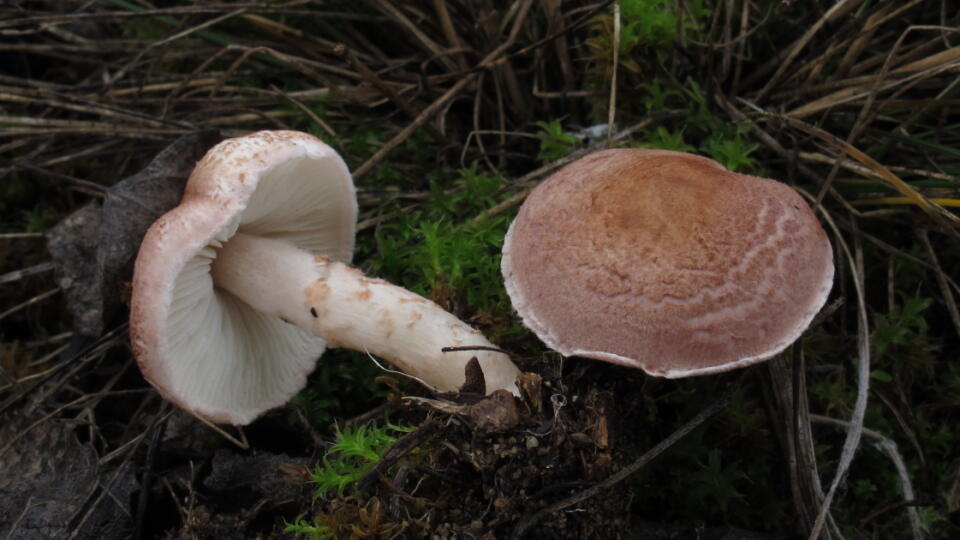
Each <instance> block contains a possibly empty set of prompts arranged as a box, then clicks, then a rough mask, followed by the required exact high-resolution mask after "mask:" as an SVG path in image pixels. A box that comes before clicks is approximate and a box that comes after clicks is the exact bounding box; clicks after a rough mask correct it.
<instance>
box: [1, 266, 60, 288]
mask: <svg viewBox="0 0 960 540" xmlns="http://www.w3.org/2000/svg"><path fill="white" fill-rule="evenodd" d="M50 270H53V263H52V262H45V263H40V264H38V265H35V266H31V267H29V268H24V269H22V270H14V271H13V272H7V273H6V274H0V285H2V284H4V283H12V282H14V281H20V280H21V279H23V278H25V277H27V276H32V275H34V274H41V273H43V272H49V271H50Z"/></svg>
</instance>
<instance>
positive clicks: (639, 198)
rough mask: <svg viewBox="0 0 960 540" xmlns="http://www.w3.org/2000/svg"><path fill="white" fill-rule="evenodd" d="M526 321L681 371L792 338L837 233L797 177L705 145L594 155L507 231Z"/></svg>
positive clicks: (570, 348)
mask: <svg viewBox="0 0 960 540" xmlns="http://www.w3.org/2000/svg"><path fill="white" fill-rule="evenodd" d="M503 271H504V276H505V279H506V281H507V290H508V292H509V293H510V297H511V299H512V300H513V303H514V306H515V308H516V309H517V311H518V312H519V313H520V314H521V316H522V317H523V319H524V322H525V323H526V324H527V326H528V327H530V328H531V329H532V330H533V331H534V332H536V333H537V334H538V335H539V336H540V337H541V339H543V340H544V341H545V342H546V343H547V344H548V345H549V346H551V347H552V348H554V349H556V350H557V351H559V352H561V353H562V354H565V355H577V356H586V357H590V358H596V359H600V360H607V361H611V362H616V363H620V364H624V365H630V366H635V367H641V368H643V369H644V370H646V371H647V372H649V373H651V374H654V375H661V376H667V377H682V376H687V375H700V374H706V373H711V372H718V371H726V370H728V369H733V368H735V367H740V366H743V365H748V364H752V363H755V362H759V361H761V360H765V359H768V358H770V357H771V356H773V355H774V354H776V353H777V352H779V351H781V350H783V349H784V348H785V347H786V346H787V345H789V344H790V343H791V342H793V341H794V340H795V339H796V338H797V337H799V335H800V334H801V333H802V331H803V330H804V329H805V328H806V326H807V325H808V324H809V322H810V320H811V319H812V318H813V316H814V315H815V314H816V312H817V311H818V310H819V308H820V307H821V306H822V305H823V303H824V301H825V300H826V297H827V295H828V293H829V291H830V286H831V283H832V279H833V262H832V251H831V248H830V243H829V240H828V239H827V236H826V234H825V233H824V231H823V229H822V228H821V227H820V225H819V223H818V222H817V220H816V217H815V216H814V215H813V212H812V211H811V210H810V208H809V207H808V206H807V204H806V203H805V202H804V201H803V199H802V198H801V197H800V196H799V194H797V192H796V191H794V190H793V189H791V188H790V187H788V186H786V185H784V184H781V183H779V182H775V181H773V180H768V179H765V178H757V177H752V176H746V175H741V174H736V173H732V172H729V171H727V170H725V169H724V168H723V167H722V166H720V165H719V164H718V163H716V162H714V161H712V160H709V159H707V158H703V157H700V156H696V155H692V154H684V153H679V152H668V151H660V150H639V149H619V150H606V151H601V152H596V153H594V154H591V155H589V156H587V157H585V158H583V159H581V160H579V161H576V162H574V163H572V164H571V165H569V166H567V167H566V168H564V169H563V170H561V171H560V172H558V173H557V174H555V175H554V176H553V177H551V178H549V179H548V180H546V181H545V182H543V183H542V184H541V185H540V186H538V187H537V188H536V189H535V190H534V191H533V192H532V193H531V195H530V196H529V198H528V199H527V201H526V202H525V203H524V205H523V208H522V209H521V211H520V213H519V215H518V216H517V219H516V221H515V222H514V223H513V224H512V225H511V229H510V231H509V233H508V235H507V238H506V240H505V243H504V258H503Z"/></svg>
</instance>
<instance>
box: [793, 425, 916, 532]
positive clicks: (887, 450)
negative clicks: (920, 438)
mask: <svg viewBox="0 0 960 540" xmlns="http://www.w3.org/2000/svg"><path fill="white" fill-rule="evenodd" d="M810 419H811V420H812V421H814V422H817V423H819V424H826V425H830V426H834V427H837V428H840V429H847V430H849V429H850V428H851V426H850V423H849V422H847V421H845V420H838V419H836V418H830V417H827V416H822V415H819V414H813V415H810ZM863 435H864V436H865V437H867V438H869V439H872V440H873V441H874V444H875V445H876V446H877V448H879V449H880V451H881V452H883V453H884V454H886V456H887V457H888V458H889V459H890V461H891V462H892V463H893V466H894V468H895V469H896V471H897V478H899V480H900V490H901V492H902V493H903V499H904V501H905V502H908V503H912V502H914V501H916V493H915V492H914V490H913V482H912V481H911V480H910V472H909V471H908V470H907V464H906V462H904V459H903V456H901V455H900V451H899V449H898V448H897V443H896V441H894V440H893V439H891V438H889V437H886V436H884V435H883V434H882V433H879V432H877V431H874V430H872V429H868V428H863ZM906 511H907V515H908V516H909V518H910V530H911V532H912V533H913V537H914V538H915V539H916V540H920V539H922V538H924V537H925V535H924V533H923V530H924V527H923V525H921V523H920V515H919V513H918V512H917V508H916V507H915V506H912V505H911V506H907V508H906Z"/></svg>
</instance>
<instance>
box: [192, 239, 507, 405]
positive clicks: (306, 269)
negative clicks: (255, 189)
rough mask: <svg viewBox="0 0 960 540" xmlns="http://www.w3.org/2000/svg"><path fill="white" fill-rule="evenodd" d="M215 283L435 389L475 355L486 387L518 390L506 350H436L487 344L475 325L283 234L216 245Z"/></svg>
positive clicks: (448, 383)
mask: <svg viewBox="0 0 960 540" xmlns="http://www.w3.org/2000/svg"><path fill="white" fill-rule="evenodd" d="M211 274H212V275H213V280H214V285H216V286H217V287H218V288H220V289H222V290H224V291H227V292H229V293H231V294H233V295H234V296H236V297H237V298H239V299H240V300H242V301H244V302H246V303H247V304H248V305H250V306H251V307H253V308H254V309H256V310H258V311H261V312H264V313H271V314H275V315H277V316H278V317H281V318H283V319H284V320H285V321H287V322H290V323H292V324H296V325H297V326H299V327H300V328H302V329H304V330H306V331H308V332H311V333H313V334H314V335H318V336H321V337H323V338H324V339H326V340H327V344H328V345H329V346H331V347H347V348H349V349H354V350H357V351H363V352H367V353H370V354H373V355H376V356H379V357H381V358H383V359H385V360H386V361H387V362H389V363H390V364H392V365H393V366H395V367H396V368H398V369H399V370H401V371H403V372H405V373H408V374H410V375H413V376H415V377H417V378H419V379H421V380H423V381H424V382H426V383H427V384H428V385H430V386H432V387H434V388H435V389H437V390H441V391H453V390H457V389H458V388H460V386H461V385H462V384H463V382H464V366H465V365H466V363H467V361H469V360H470V358H472V357H474V356H476V357H477V359H478V360H479V361H480V367H481V368H482V369H483V373H484V378H485V380H486V390H487V392H488V393H489V392H493V391H494V390H498V389H502V388H503V389H507V390H510V391H511V392H513V393H516V385H515V381H516V377H517V375H518V373H519V371H518V370H517V368H516V366H514V364H513V362H511V361H510V359H509V358H508V357H507V355H505V354H503V353H500V352H495V351H489V350H471V351H454V352H441V349H442V348H443V347H464V346H477V347H492V344H491V343H490V342H489V341H488V340H487V339H486V338H485V337H483V335H482V334H481V333H480V332H478V331H477V330H475V329H473V328H471V327H470V326H469V325H467V324H466V323H464V322H462V321H460V319H458V318H456V317H454V316H453V315H451V314H450V313H448V312H446V311H445V310H443V309H442V308H441V307H440V306H438V305H437V304H435V303H434V302H431V301H430V300H427V299H426V298H423V297H422V296H419V295H417V294H414V293H412V292H410V291H408V290H406V289H404V288H402V287H397V286H396V285H392V284H390V283H388V282H386V281H384V280H382V279H374V278H368V277H366V276H364V275H363V273H361V272H360V271H359V270H356V269H354V268H351V267H349V266H347V265H345V264H343V263H340V262H337V261H333V260H330V259H328V258H326V257H324V256H322V255H314V254H311V253H308V252H306V251H304V250H301V249H299V248H297V247H295V246H293V245H291V244H289V243H287V242H283V241H280V240H273V239H270V238H263V237H258V236H252V235H247V234H242V233H238V234H236V235H234V236H233V237H232V238H231V239H230V240H229V241H228V242H227V243H226V244H224V245H223V247H221V248H220V250H219V251H218V254H217V258H216V260H215V261H214V263H213V266H212V268H211Z"/></svg>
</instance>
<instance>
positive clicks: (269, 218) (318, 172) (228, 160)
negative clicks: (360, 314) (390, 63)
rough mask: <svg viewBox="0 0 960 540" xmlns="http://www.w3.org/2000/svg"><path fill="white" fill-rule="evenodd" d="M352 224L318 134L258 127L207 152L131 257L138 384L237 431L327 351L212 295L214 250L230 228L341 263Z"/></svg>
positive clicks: (332, 160)
mask: <svg viewBox="0 0 960 540" xmlns="http://www.w3.org/2000/svg"><path fill="white" fill-rule="evenodd" d="M356 220H357V203H356V194H355V190H354V186H353V180H352V178H351V176H350V172H349V170H348V169H347V166H346V164H345V163H344V162H343V159H341V158H340V156H339V155H338V154H337V153H336V152H335V151H334V150H333V149H332V148H330V147H329V146H327V145H326V144H324V143H323V142H321V141H320V140H319V139H317V138H315V137H313V136H311V135H308V134H306V133H299V132H295V131H261V132H258V133H252V134H250V135H246V136H244V137H238V138H235V139H228V140H225V141H223V142H221V143H219V144H218V145H216V146H214V147H213V148H212V149H210V151H209V152H207V154H206V155H205V156H204V157H203V159H201V160H200V161H199V162H198V163H197V166H196V168H195V169H194V170H193V173H192V174H191V175H190V179H189V180H188V181H187V186H186V188H185V190H184V195H183V200H182V201H181V203H180V206H178V207H176V208H174V209H173V210H171V211H170V212H168V213H167V214H165V215H164V216H162V217H161V218H160V219H159V220H157V221H156V222H155V223H154V224H153V225H152V226H151V227H150V229H149V231H147V234H146V236H145V237H144V239H143V243H142V244H141V247H140V252H139V254H138V256H137V261H136V265H135V268H134V276H133V293H132V297H131V305H130V338H131V343H132V346H133V351H134V355H135V356H136V358H137V363H138V364H139V366H140V370H141V371H142V372H143V375H144V377H145V378H146V379H147V380H148V381H149V382H150V384H152V385H153V386H154V387H156V388H157V390H158V391H159V392H160V393H161V394H162V395H163V396H164V397H165V398H167V399H169V400H170V401H172V402H174V403H176V404H177V405H179V406H180V407H182V408H184V409H187V410H189V411H191V412H193V413H195V414H199V415H201V416H203V417H205V418H208V419H210V420H212V421H214V422H224V423H232V424H247V423H250V422H251V421H253V419H254V418H256V417H257V416H259V415H260V414H261V413H263V412H264V411H266V410H268V409H271V408H273V407H277V406H280V405H282V404H284V403H286V402H287V400H289V398H290V397H291V396H293V395H294V394H295V393H296V392H297V391H299V390H300V389H301V388H303V386H304V385H305V384H306V378H307V375H309V373H310V372H311V371H313V369H314V366H315V364H316V360H317V358H318V357H319V356H320V355H321V354H322V353H323V351H324V348H325V347H326V344H325V342H324V340H323V339H322V338H319V337H316V336H314V335H312V334H309V333H307V332H305V331H303V330H301V329H299V328H298V327H296V326H294V325H292V324H287V323H285V322H283V321H281V320H280V319H279V318H277V317H276V316H272V315H266V314H262V313H258V312H256V311H253V310H252V309H250V308H249V307H248V306H246V304H244V303H243V302H241V301H240V300H238V299H236V298H235V297H233V296H232V295H230V294H229V293H226V292H224V291H221V290H219V289H217V288H214V284H213V279H212V278H211V276H210V264H211V262H212V261H213V260H214V258H215V257H216V248H217V247H219V246H220V245H222V244H223V243H224V242H226V241H227V240H229V238H230V237H231V236H232V235H233V234H235V233H236V232H238V231H240V232H243V233H247V234H251V235H258V236H265V237H270V238H276V239H283V240H286V241H288V242H290V243H292V244H294V245H296V246H298V247H300V248H303V249H305V250H309V251H311V252H316V253H322V254H325V255H327V256H328V257H330V258H333V259H336V260H339V261H342V262H349V261H350V259H351V257H352V254H353V243H354V234H355V232H356Z"/></svg>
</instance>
